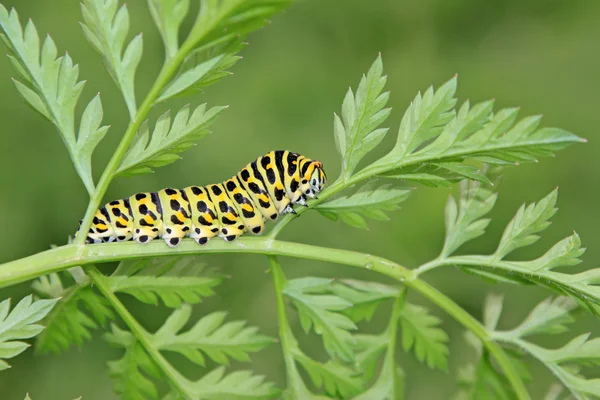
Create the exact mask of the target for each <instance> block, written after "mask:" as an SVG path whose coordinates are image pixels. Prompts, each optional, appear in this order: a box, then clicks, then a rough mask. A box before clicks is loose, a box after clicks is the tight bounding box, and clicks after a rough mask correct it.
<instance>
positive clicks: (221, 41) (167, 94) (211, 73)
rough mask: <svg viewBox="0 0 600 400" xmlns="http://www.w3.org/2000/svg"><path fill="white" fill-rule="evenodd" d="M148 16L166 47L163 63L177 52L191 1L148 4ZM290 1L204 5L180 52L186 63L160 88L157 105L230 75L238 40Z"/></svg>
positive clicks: (241, 0)
mask: <svg viewBox="0 0 600 400" xmlns="http://www.w3.org/2000/svg"><path fill="white" fill-rule="evenodd" d="M148 3H149V6H150V10H151V13H152V17H153V18H154V21H155V23H156V25H157V26H158V28H159V31H160V32H161V36H162V38H163V42H164V43H165V48H166V53H167V59H169V58H172V57H175V55H176V54H177V50H178V48H179V44H178V40H177V32H178V31H179V27H180V25H181V21H182V19H183V16H184V14H185V12H187V9H188V6H189V4H188V3H189V2H188V1H178V0H149V1H148ZM289 3H290V1H289V0H252V1H244V0H225V1H214V0H204V1H202V2H201V4H200V13H199V14H198V18H197V19H196V22H195V23H194V26H193V27H192V30H191V31H190V33H189V35H188V37H187V39H186V40H185V42H184V44H183V45H182V47H181V49H180V50H181V51H182V52H183V53H184V54H185V59H184V61H183V63H182V65H181V68H180V70H179V73H178V75H177V76H176V77H175V78H174V79H173V80H172V81H171V82H170V83H169V84H168V85H167V86H166V87H165V88H164V89H163V91H162V93H161V94H160V96H159V97H158V99H157V101H165V100H167V99H170V98H173V97H179V96H187V95H190V94H195V93H197V92H198V91H199V90H200V89H202V88H203V87H206V86H209V85H212V84H213V83H216V82H218V81H219V80H221V79H222V78H224V77H226V76H228V75H230V73H229V72H227V71H226V70H227V68H230V67H231V66H232V65H233V64H235V63H236V62H237V61H238V60H239V59H240V57H239V56H237V53H239V51H240V50H241V49H242V48H243V45H242V40H243V38H244V37H245V36H246V35H247V34H248V33H250V32H252V31H254V30H257V29H259V28H261V27H262V26H263V25H264V24H265V23H266V21H267V18H269V17H270V16H272V15H273V14H275V13H277V12H278V11H281V10H282V9H283V8H284V7H286V6H287V5H288V4H289Z"/></svg>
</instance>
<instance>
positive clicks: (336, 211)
mask: <svg viewBox="0 0 600 400" xmlns="http://www.w3.org/2000/svg"><path fill="white" fill-rule="evenodd" d="M410 193H411V191H410V190H407V189H399V188H393V187H391V185H381V186H377V184H376V183H368V184H366V185H364V186H363V187H361V188H360V189H359V190H358V191H357V192H356V193H354V194H352V195H350V196H341V197H338V198H335V199H332V200H329V201H326V202H324V203H320V204H318V205H317V206H316V209H317V210H318V211H319V212H320V213H321V214H323V215H325V216H327V217H328V218H331V219H334V220H337V219H341V220H342V221H343V222H345V223H347V224H348V225H350V226H353V227H358V228H366V222H365V221H364V219H363V217H362V216H365V217H367V218H372V219H376V220H383V221H385V220H388V219H389V218H388V216H387V215H386V214H385V211H394V210H397V209H398V208H399V206H398V204H399V203H401V202H403V201H404V200H406V198H407V197H408V196H409V195H410Z"/></svg>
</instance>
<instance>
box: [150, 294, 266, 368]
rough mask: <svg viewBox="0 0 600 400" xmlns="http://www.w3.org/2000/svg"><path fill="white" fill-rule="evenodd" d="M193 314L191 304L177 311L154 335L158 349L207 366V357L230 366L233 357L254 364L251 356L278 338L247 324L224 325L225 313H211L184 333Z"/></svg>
mask: <svg viewBox="0 0 600 400" xmlns="http://www.w3.org/2000/svg"><path fill="white" fill-rule="evenodd" d="M191 312H192V309H191V307H190V306H189V305H183V306H182V307H181V308H179V309H177V310H176V311H174V312H173V314H171V316H170V317H169V318H168V319H167V321H166V322H165V324H164V325H163V326H162V327H161V328H160V329H159V330H158V331H156V333H154V334H153V335H152V342H153V344H154V346H156V347H157V348H158V349H160V350H163V351H174V352H177V353H180V354H181V355H183V356H185V357H187V358H188V359H189V360H190V361H192V362H194V363H196V364H199V365H202V366H204V365H205V359H204V356H203V354H205V355H206V356H208V357H209V358H210V359H211V360H213V361H214V362H217V363H220V364H228V363H229V358H233V359H235V360H237V361H250V356H249V353H251V352H257V351H259V350H262V349H263V348H265V347H266V346H268V345H270V344H272V343H274V339H272V338H270V337H267V336H264V335H261V334H259V333H258V329H257V328H254V327H248V326H246V323H245V322H244V321H232V322H227V323H224V320H225V317H226V315H227V314H226V313H225V312H214V313H211V314H208V315H206V316H204V317H203V318H201V319H200V320H199V321H198V322H197V323H196V324H195V325H194V326H193V327H192V328H191V329H190V330H188V331H186V332H184V333H180V331H181V329H182V328H183V327H184V326H185V324H186V323H187V322H188V321H189V319H190V316H191Z"/></svg>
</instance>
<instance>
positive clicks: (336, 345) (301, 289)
mask: <svg viewBox="0 0 600 400" xmlns="http://www.w3.org/2000/svg"><path fill="white" fill-rule="evenodd" d="M331 282H332V280H331V279H325V278H314V277H306V278H299V279H294V280H291V281H289V282H287V284H286V286H285V288H284V291H283V293H284V294H285V295H286V296H287V297H289V298H290V299H291V300H292V303H293V304H294V306H295V307H296V309H297V310H298V315H299V316H300V324H301V325H302V328H303V329H304V331H305V332H306V333H308V332H309V331H310V329H311V327H313V326H314V330H315V332H316V333H317V334H319V335H321V337H322V338H323V344H324V345H325V350H326V351H327V353H329V354H330V355H331V356H332V357H337V358H339V359H341V360H343V361H346V362H350V361H353V360H354V354H353V351H352V343H353V339H352V336H351V334H350V331H351V330H355V329H356V325H355V324H354V322H352V320H350V319H349V318H348V317H346V316H345V315H343V314H341V313H340V312H341V311H343V310H345V309H347V308H349V307H351V306H352V303H350V302H348V301H346V300H344V299H342V298H341V297H338V296H335V295H331V294H325V293H327V292H328V291H329V287H330V285H331Z"/></svg>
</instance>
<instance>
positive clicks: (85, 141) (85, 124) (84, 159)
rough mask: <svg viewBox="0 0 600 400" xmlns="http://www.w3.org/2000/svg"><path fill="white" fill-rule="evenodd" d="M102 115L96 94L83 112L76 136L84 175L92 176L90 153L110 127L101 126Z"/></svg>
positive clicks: (80, 166) (80, 164)
mask: <svg viewBox="0 0 600 400" xmlns="http://www.w3.org/2000/svg"><path fill="white" fill-rule="evenodd" d="M103 116H104V112H103V111H102V103H101V101H100V95H97V96H96V97H94V98H93V99H92V101H91V102H90V103H89V104H88V106H87V107H86V109H85V110H84V112H83V115H82V117H81V124H80V125H79V135H78V136H77V154H78V161H79V163H78V164H79V168H80V170H81V171H82V172H83V173H84V174H85V175H86V176H92V153H93V152H94V150H95V149H96V146H98V143H100V141H101V140H102V139H103V138H104V136H105V135H106V132H108V129H109V128H110V127H108V126H101V123H102V118H103Z"/></svg>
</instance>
